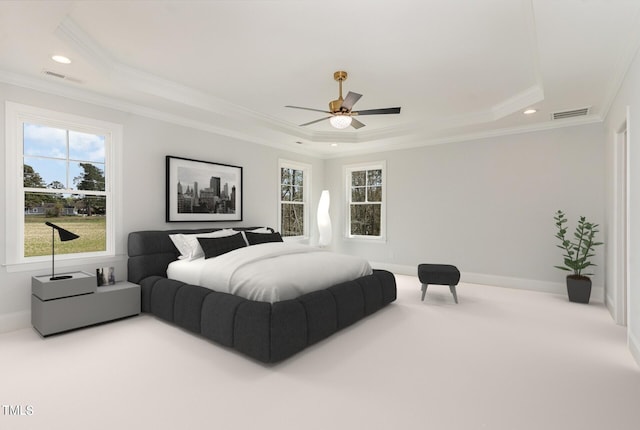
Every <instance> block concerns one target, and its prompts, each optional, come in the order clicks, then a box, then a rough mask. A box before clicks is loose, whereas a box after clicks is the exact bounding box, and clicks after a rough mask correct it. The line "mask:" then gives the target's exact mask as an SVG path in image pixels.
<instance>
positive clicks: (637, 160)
mask: <svg viewBox="0 0 640 430" xmlns="http://www.w3.org/2000/svg"><path fill="white" fill-rule="evenodd" d="M627 110H628V112H629V122H628V123H627V131H628V145H629V148H628V154H629V166H630V169H629V190H628V194H629V233H628V240H629V269H628V270H629V286H628V297H627V300H628V305H627V310H628V315H627V326H628V335H629V347H630V349H631V352H632V354H633V355H634V357H635V359H636V361H637V362H638V364H640V317H638V316H639V315H640V170H639V169H638V168H637V166H639V165H640V54H639V53H636V56H635V59H634V61H633V63H632V64H631V67H630V68H629V70H628V71H627V75H626V78H625V80H624V82H623V84H622V86H621V88H620V90H619V92H618V95H617V97H616V99H615V100H614V102H613V104H612V106H611V109H610V110H609V114H608V115H607V118H606V122H605V125H606V140H607V160H609V164H608V173H609V175H608V178H609V181H608V191H609V194H613V193H614V183H615V181H614V172H615V169H614V167H615V166H614V163H613V160H614V159H615V157H614V154H615V148H616V141H615V135H616V133H617V132H618V131H619V129H620V127H621V126H622V125H623V124H624V123H625V121H626V120H627ZM616 219H617V214H616V213H615V210H614V207H613V206H608V208H607V220H608V222H609V225H608V228H610V229H611V230H612V231H614V230H615V220H616ZM607 252H608V253H614V252H615V249H614V248H613V247H612V248H610V249H608V251H607ZM611 259H612V258H611ZM608 261H609V258H608ZM614 298H615V296H614Z"/></svg>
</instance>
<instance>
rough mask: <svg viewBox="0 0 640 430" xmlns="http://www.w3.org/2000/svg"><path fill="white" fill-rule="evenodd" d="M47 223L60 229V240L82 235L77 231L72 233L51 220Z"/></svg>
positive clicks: (65, 240)
mask: <svg viewBox="0 0 640 430" xmlns="http://www.w3.org/2000/svg"><path fill="white" fill-rule="evenodd" d="M45 224H46V225H48V226H49V227H52V228H53V229H54V230H58V236H60V240H61V241H63V242H67V241H69V240H74V239H77V238H79V237H80V236H78V235H77V234H75V233H71V232H70V231H69V230H65V229H64V228H62V227H59V226H57V225H55V224H53V223H50V222H49V221H47V222H45Z"/></svg>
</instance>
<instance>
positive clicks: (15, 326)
mask: <svg viewBox="0 0 640 430" xmlns="http://www.w3.org/2000/svg"><path fill="white" fill-rule="evenodd" d="M27 327H31V312H30V311H21V312H13V313H11V314H5V315H0V333H7V332H10V331H14V330H20V329H23V328H27Z"/></svg>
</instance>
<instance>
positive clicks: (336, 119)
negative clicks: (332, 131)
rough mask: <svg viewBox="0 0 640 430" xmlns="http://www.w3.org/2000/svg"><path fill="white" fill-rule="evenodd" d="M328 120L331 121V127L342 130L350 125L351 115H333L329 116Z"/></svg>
mask: <svg viewBox="0 0 640 430" xmlns="http://www.w3.org/2000/svg"><path fill="white" fill-rule="evenodd" d="M329 122H330V123H331V125H332V126H333V128H337V129H338V130H342V129H345V128H347V127H349V126H350V125H351V117H350V116H347V115H335V116H332V117H331V118H329Z"/></svg>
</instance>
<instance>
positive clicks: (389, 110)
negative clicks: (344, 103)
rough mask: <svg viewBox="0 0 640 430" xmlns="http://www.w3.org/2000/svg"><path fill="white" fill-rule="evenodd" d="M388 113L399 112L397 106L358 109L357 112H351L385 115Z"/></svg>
mask: <svg viewBox="0 0 640 430" xmlns="http://www.w3.org/2000/svg"><path fill="white" fill-rule="evenodd" d="M390 113H400V108H399V107H393V108H385V109H367V110H359V111H357V112H351V114H353V115H387V114H390Z"/></svg>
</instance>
